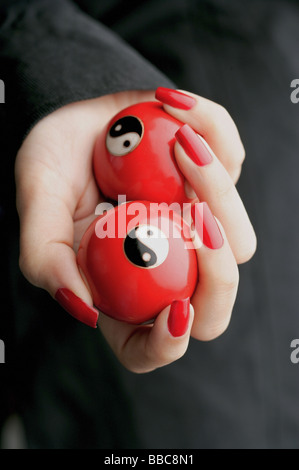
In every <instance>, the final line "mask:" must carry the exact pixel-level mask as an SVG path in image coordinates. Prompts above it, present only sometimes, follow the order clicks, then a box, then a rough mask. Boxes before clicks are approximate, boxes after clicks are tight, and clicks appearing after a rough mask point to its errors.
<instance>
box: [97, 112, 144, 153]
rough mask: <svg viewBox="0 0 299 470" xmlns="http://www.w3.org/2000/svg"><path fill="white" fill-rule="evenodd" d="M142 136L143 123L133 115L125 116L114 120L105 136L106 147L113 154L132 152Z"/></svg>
mask: <svg viewBox="0 0 299 470" xmlns="http://www.w3.org/2000/svg"><path fill="white" fill-rule="evenodd" d="M142 137H143V123H142V121H140V119H138V118H137V117H135V116H125V117H123V118H121V119H119V120H118V121H116V122H115V123H114V124H113V126H112V127H111V128H110V130H109V132H108V134H107V137H106V147H107V149H108V151H109V152H110V153H111V154H112V155H115V156H118V157H121V156H123V155H127V154H128V153H130V152H132V151H133V150H134V149H135V148H136V147H137V146H138V145H139V144H140V142H141V140H142Z"/></svg>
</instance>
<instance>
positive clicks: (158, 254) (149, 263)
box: [124, 225, 169, 268]
mask: <svg viewBox="0 0 299 470" xmlns="http://www.w3.org/2000/svg"><path fill="white" fill-rule="evenodd" d="M124 252H125V255H126V257H127V258H128V260H129V261H130V262H131V263H133V264H134V265H136V266H139V267H140V268H156V267H157V266H160V265H161V264H162V263H163V262H164V261H165V260H166V258H167V256H168V253H169V241H168V238H167V237H166V235H165V234H164V233H163V232H162V231H161V230H160V229H159V228H158V227H155V226H153V225H138V226H137V227H134V228H133V229H132V230H131V231H130V232H129V233H128V234H127V236H126V238H125V241H124Z"/></svg>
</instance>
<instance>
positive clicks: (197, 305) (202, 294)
mask: <svg viewBox="0 0 299 470" xmlns="http://www.w3.org/2000/svg"><path fill="white" fill-rule="evenodd" d="M192 218H193V221H194V225H195V228H196V238H195V246H197V250H196V253H197V260H198V267H199V283H198V285H197V288H196V290H195V292H194V294H193V296H192V299H191V301H192V305H193V307H194V310H195V317H194V321H193V327H192V332H191V336H193V337H194V338H196V339H199V340H202V341H210V340H213V339H215V338H217V337H218V336H220V335H221V334H223V333H224V331H225V330H226V329H227V327H228V325H229V323H230V320H231V315H232V311H233V307H234V303H235V300H236V295H237V290H238V284H239V272H238V267H237V263H236V261H235V258H234V255H233V253H232V250H231V248H230V245H229V243H228V240H227V238H226V236H225V232H224V230H223V228H222V226H221V225H220V224H219V222H218V223H217V221H216V219H215V218H214V216H213V214H212V212H211V210H210V209H209V207H208V205H207V203H196V204H195V205H194V207H193V211H192ZM200 241H201V242H202V243H200Z"/></svg>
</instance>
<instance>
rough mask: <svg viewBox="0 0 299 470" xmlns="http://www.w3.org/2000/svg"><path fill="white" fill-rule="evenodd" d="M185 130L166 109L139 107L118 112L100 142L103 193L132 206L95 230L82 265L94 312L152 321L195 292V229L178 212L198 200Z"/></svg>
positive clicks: (101, 220) (85, 242)
mask: <svg viewBox="0 0 299 470" xmlns="http://www.w3.org/2000/svg"><path fill="white" fill-rule="evenodd" d="M182 125H183V124H182V123H181V122H180V121H178V120H176V119H175V118H173V117H172V116H170V115H169V114H167V113H166V112H165V111H164V109H163V106H162V105H161V104H160V103H157V102H145V103H139V104H136V105H133V106H130V107H128V108H126V109H124V110H123V111H121V112H120V113H118V114H117V115H116V116H115V117H114V118H113V119H112V120H111V121H110V122H109V124H108V126H107V128H106V129H105V130H104V132H103V133H102V134H101V135H99V136H98V138H97V140H96V143H95V148H94V155H93V165H94V175H95V179H96V181H97V184H98V186H99V189H100V190H101V192H102V193H103V195H104V196H106V197H107V198H109V199H112V200H114V201H116V200H117V199H118V196H119V195H125V196H126V199H127V200H129V201H131V202H128V203H124V204H120V205H118V206H116V207H114V208H111V209H110V210H108V211H107V212H105V213H103V214H102V215H101V216H99V217H98V218H97V219H96V220H95V221H94V222H93V223H92V224H91V225H90V226H89V228H88V229H87V231H86V233H85V234H84V236H83V238H82V240H81V243H80V247H79V250H78V254H77V261H78V265H79V267H80V269H81V272H82V273H83V275H84V277H85V279H86V281H87V283H88V285H89V288H90V290H91V294H92V296H93V301H94V304H95V306H96V307H97V308H99V310H100V311H102V312H103V313H105V314H106V315H109V316H111V317H113V318H115V319H117V320H121V321H125V322H128V323H134V324H140V323H144V322H148V321H150V320H152V319H154V318H155V317H156V316H157V315H158V313H160V311H161V310H163V308H165V307H166V306H168V305H170V304H171V303H172V302H173V301H175V300H180V299H185V298H187V297H191V296H192V294H193V292H194V289H195V287H196V284H197V278H198V269H197V258H196V253H195V251H194V249H192V248H191V245H192V241H191V234H190V227H189V225H188V224H187V223H186V222H185V220H184V219H183V218H182V217H181V215H180V214H179V213H176V212H174V211H173V210H172V208H171V204H173V203H178V204H179V205H180V206H181V207H182V206H183V204H184V203H190V202H191V201H190V199H188V197H187V196H186V194H185V179H184V176H183V175H182V173H181V172H180V170H179V168H178V165H177V163H176V161H175V156H174V144H175V141H176V139H175V133H176V132H177V131H178V129H179V128H180V127H182ZM160 203H165V204H163V205H161V204H160ZM157 208H158V210H157ZM190 243H191V245H190ZM192 246H193V245H192Z"/></svg>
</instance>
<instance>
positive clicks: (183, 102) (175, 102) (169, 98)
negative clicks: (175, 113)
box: [156, 87, 196, 111]
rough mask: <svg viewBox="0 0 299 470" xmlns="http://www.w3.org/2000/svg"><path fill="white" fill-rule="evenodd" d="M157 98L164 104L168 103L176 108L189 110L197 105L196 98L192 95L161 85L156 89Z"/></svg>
mask: <svg viewBox="0 0 299 470" xmlns="http://www.w3.org/2000/svg"><path fill="white" fill-rule="evenodd" d="M156 99H157V100H159V101H161V102H162V103H163V104H168V105H169V106H173V107H174V108H178V109H183V110H184V111H188V110H189V109H192V108H193V106H195V105H196V99H195V98H193V97H192V96H189V95H185V93H182V92H181V91H177V90H172V89H171V88H163V87H159V88H157V90H156Z"/></svg>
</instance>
